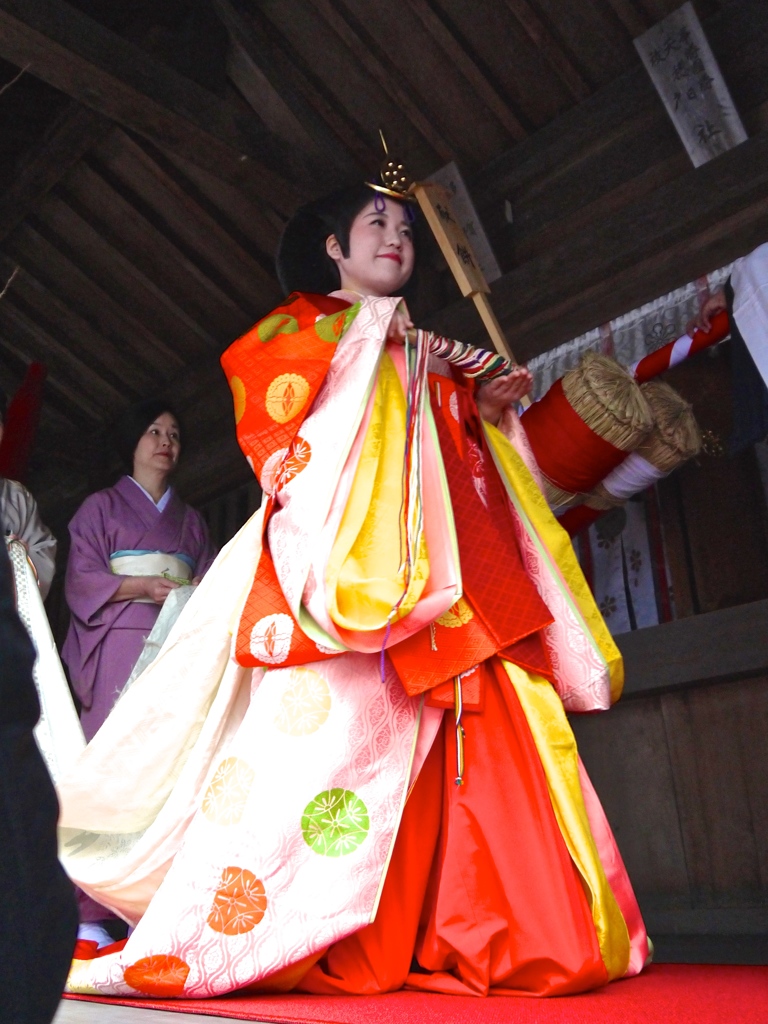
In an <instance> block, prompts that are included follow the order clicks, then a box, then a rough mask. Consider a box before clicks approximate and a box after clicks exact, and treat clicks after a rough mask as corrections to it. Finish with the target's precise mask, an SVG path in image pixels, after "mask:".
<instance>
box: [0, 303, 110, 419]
mask: <svg viewBox="0 0 768 1024" xmlns="http://www.w3.org/2000/svg"><path fill="white" fill-rule="evenodd" d="M0 346H2V347H3V348H6V349H8V350H9V351H10V352H12V353H13V354H14V355H15V356H16V357H17V358H18V359H21V360H23V361H25V362H26V361H27V360H30V359H31V360H36V361H38V362H41V363H44V364H45V365H46V366H47V368H48V384H49V386H50V387H53V388H55V389H56V390H57V391H59V392H60V393H61V394H62V395H63V396H64V397H65V398H66V400H67V401H68V402H69V403H70V404H71V405H73V406H75V407H76V408H77V409H78V410H79V412H80V414H81V422H82V421H83V420H82V417H85V418H86V420H88V421H90V423H91V424H95V423H98V422H99V421H100V420H101V419H102V417H103V416H104V414H105V413H106V412H108V411H112V412H114V410H115V409H116V408H119V406H120V405H121V404H122V399H121V396H120V394H119V393H118V392H116V391H115V390H114V389H113V388H111V387H110V386H109V385H108V384H106V383H105V382H104V381H103V380H102V379H101V378H100V377H99V376H98V375H97V373H96V372H95V371H94V370H93V369H92V368H91V367H90V366H89V365H88V364H87V363H85V362H83V361H82V360H81V359H78V357H77V356H74V355H73V354H72V353H71V352H70V351H69V350H68V349H67V348H66V346H65V345H62V343H61V342H60V341H58V340H57V339H56V338H53V337H52V336H51V335H49V334H48V333H47V332H45V331H43V330H42V328H41V327H40V326H39V324H37V323H35V322H34V321H33V320H31V319H30V318H29V317H28V316H27V315H26V314H25V313H24V312H22V311H21V310H20V309H17V308H16V306H14V305H13V303H12V302H9V301H8V296H7V295H6V297H5V299H4V300H3V301H2V302H0Z"/></svg>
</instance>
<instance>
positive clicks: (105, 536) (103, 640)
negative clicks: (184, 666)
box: [62, 476, 215, 740]
mask: <svg viewBox="0 0 768 1024" xmlns="http://www.w3.org/2000/svg"><path fill="white" fill-rule="evenodd" d="M69 532H70V536H71V538H72V547H71V550H70V553H69V561H68V563H67V576H66V597H67V603H68V605H69V610H70V612H71V615H72V617H71V621H70V626H69V632H68V633H67V639H66V641H65V643H64V647H63V648H62V656H63V658H64V660H65V661H66V663H67V666H68V667H69V673H70V677H71V679H72V685H73V687H74V690H75V693H76V694H77V696H78V697H79V699H80V700H81V701H82V705H83V709H82V712H81V715H80V720H81V723H82V726H83V731H84V733H85V738H86V739H87V740H90V739H91V738H92V736H93V735H94V733H95V732H96V731H97V729H98V728H99V727H100V726H101V724H102V722H103V721H104V719H105V718H106V717H107V715H108V714H109V712H110V711H111V710H112V706H113V705H114V703H115V701H116V700H117V697H118V695H119V694H120V691H121V690H122V688H123V686H124V685H125V683H126V681H127V679H128V676H129V675H130V674H131V670H132V668H133V666H134V664H135V662H136V659H137V658H138V656H139V654H140V653H141V649H142V646H143V643H144V639H145V638H146V636H147V635H148V633H149V632H150V630H151V629H152V626H153V625H154V624H155V620H156V619H157V616H158V615H159V613H160V605H157V604H143V603H139V602H136V601H118V602H115V603H113V604H109V603H108V602H109V599H110V598H111V597H112V595H113V594H114V593H115V591H116V590H117V589H118V587H119V586H120V583H121V582H122V577H121V576H116V575H115V574H114V573H112V571H111V568H110V556H111V555H114V554H115V552H118V551H137V550H143V551H162V552H164V553H165V554H169V555H177V556H178V557H181V558H183V560H184V561H187V562H188V563H189V564H190V565H192V566H193V567H194V568H193V572H192V575H193V576H202V575H203V573H204V572H205V571H206V570H207V569H208V567H209V566H210V564H211V562H212V561H213V558H214V555H215V550H214V548H213V547H212V545H211V541H210V538H209V537H208V529H207V527H206V525H205V521H204V519H203V517H202V516H201V515H200V513H199V512H198V511H197V510H196V509H193V508H191V507H190V506H189V505H185V504H184V502H183V501H181V499H180V498H178V497H177V495H176V494H175V493H172V494H171V497H170V500H169V502H168V504H167V505H166V507H165V509H164V510H163V511H162V512H161V511H160V510H159V509H158V508H157V506H156V505H155V504H154V503H153V502H152V501H151V500H150V499H149V498H148V497H147V496H146V495H145V494H144V493H143V492H142V491H141V490H140V489H139V487H138V486H137V485H136V484H135V483H134V482H133V480H132V479H131V478H130V477H127V476H124V477H123V478H122V479H121V480H119V481H118V482H117V483H116V484H115V486H114V487H110V488H108V489H107V490H105V491H97V493H96V494H92V495H91V496H90V497H88V498H86V500H85V501H84V502H83V504H82V505H81V506H80V508H79V509H78V510H77V512H76V513H75V515H74V517H73V518H72V521H71V522H70V524H69Z"/></svg>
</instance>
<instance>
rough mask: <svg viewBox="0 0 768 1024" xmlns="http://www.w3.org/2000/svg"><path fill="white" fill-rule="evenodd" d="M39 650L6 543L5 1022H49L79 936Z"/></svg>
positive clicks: (0, 737)
mask: <svg viewBox="0 0 768 1024" xmlns="http://www.w3.org/2000/svg"><path fill="white" fill-rule="evenodd" d="M34 658H35V654H34V649H33V647H32V643H31V641H30V639H29V637H28V636H27V633H26V631H25V629H24V627H23V625H22V624H21V621H20V619H19V617H18V615H17V614H16V607H15V601H14V591H13V582H12V577H11V567H10V563H9V561H8V556H7V554H6V550H5V545H4V544H0V834H1V835H2V836H3V855H2V857H0V1020H2V1022H3V1024H49V1022H50V1021H51V1020H52V1019H53V1016H54V1014H55V1013H56V1009H57V1007H58V1004H59V1000H60V999H61V993H62V991H63V988H64V983H65V981H66V978H67V972H68V970H69V964H70V961H71V958H72V951H73V949H74V945H75V936H76V934H77V908H76V906H75V897H74V891H73V887H72V884H71V882H70V881H69V879H68V878H67V876H66V875H65V873H64V870H63V869H62V867H61V865H60V864H59V861H58V858H57V851H56V821H57V818H58V804H57V801H56V793H55V791H54V788H53V783H52V782H51V779H50V776H49V775H48V772H47V770H46V768H45V765H44V763H43V759H42V757H41V756H40V752H39V751H38V749H37V745H36V743H35V740H34V737H33V735H32V730H33V728H34V726H35V723H36V722H37V719H38V716H39V714H40V707H39V704H38V700H37V694H36V692H35V687H34V683H33V682H32V665H33V663H34Z"/></svg>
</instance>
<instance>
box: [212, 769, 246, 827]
mask: <svg viewBox="0 0 768 1024" xmlns="http://www.w3.org/2000/svg"><path fill="white" fill-rule="evenodd" d="M254 778H255V773H254V771H253V768H251V766H250V765H249V764H247V763H246V762H245V761H243V760H241V758H239V757H228V758H226V759H225V760H224V761H222V762H221V764H220V765H219V767H218V768H217V769H216V771H215V773H214V776H213V778H212V779H211V783H210V785H209V786H208V789H207V790H206V791H205V796H204V797H203V807H202V810H203V814H204V815H205V816H206V818H207V819H208V821H210V822H212V823H213V824H214V825H237V823H238V822H239V821H240V819H241V818H242V816H243V811H244V810H245V804H246V801H247V800H248V795H249V793H250V792H251V787H252V786H253V780H254Z"/></svg>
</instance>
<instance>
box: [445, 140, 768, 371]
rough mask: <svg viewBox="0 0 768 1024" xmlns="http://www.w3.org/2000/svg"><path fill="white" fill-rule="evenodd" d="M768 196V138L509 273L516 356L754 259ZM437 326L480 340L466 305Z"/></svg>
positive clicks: (767, 221)
mask: <svg viewBox="0 0 768 1024" xmlns="http://www.w3.org/2000/svg"><path fill="white" fill-rule="evenodd" d="M767 192H768V131H763V132H761V133H760V134H759V135H757V136H755V137H754V138H752V139H749V140H748V141H747V142H744V143H742V144H741V145H740V146H737V147H736V148H735V149H732V150H730V151H729V152H727V153H724V154H722V155H721V156H720V157H718V159H717V160H713V161H711V162H710V163H708V164H705V165H704V166H703V167H698V168H695V169H694V168H692V169H690V170H688V171H687V172H686V173H685V174H683V175H680V176H678V177H677V178H675V180H673V181H670V182H668V183H666V184H665V185H663V186H661V187H660V188H657V189H655V190H653V191H652V192H650V193H648V194H646V195H643V196H641V197H640V198H638V199H637V200H635V201H634V202H628V203H627V204H626V205H625V206H624V207H623V208H622V209H621V210H617V211H615V213H614V214H613V216H612V217H610V218H608V219H606V220H605V221H598V222H596V223H594V224H593V225H592V226H591V228H590V230H587V231H583V232H581V233H578V234H576V235H573V236H572V237H570V238H567V239H563V241H562V242H561V243H560V244H559V245H557V246H553V247H551V248H550V249H548V250H546V251H544V252H543V253H541V254H540V255H539V256H537V257H535V258H533V259H531V260H529V261H527V262H525V263H523V264H521V265H520V266H518V267H516V268H515V269H514V270H512V271H510V272H509V273H507V274H505V275H504V276H503V277H502V278H501V279H500V280H499V281H497V282H496V283H495V284H494V287H493V302H494V308H495V310H496V313H497V316H498V317H499V320H500V321H501V322H502V325H503V326H504V327H505V328H506V329H507V334H508V337H509V340H510V343H511V344H512V345H513V347H514V348H515V352H516V354H519V358H522V359H530V358H531V357H532V356H534V355H538V354H539V353H540V352H543V351H545V350H546V349H547V348H550V347H552V346H553V345H557V344H559V343H560V342H563V341H567V340H568V338H569V337H573V336H575V335H577V334H580V333H581V332H582V331H585V330H588V329H590V328H592V327H595V326H596V325H597V324H600V323H604V322H606V321H607V320H610V319H612V318H613V317H616V316H619V315H620V314H621V313H623V312H626V310H627V309H632V308H633V307H635V306H639V305H641V304H642V303H643V302H647V301H648V300H650V299H652V298H655V297H656V296H657V295H659V294H661V293H663V292H664V291H668V290H669V289H670V288H675V287H678V286H680V285H682V284H685V283H686V282H687V281H690V280H693V279H694V278H696V277H698V276H699V275H701V274H703V273H707V272H708V271H711V270H713V269H715V268H716V267H717V266H722V265H723V264H724V263H727V262H729V261H730V260H733V259H735V258H736V257H738V256H741V255H743V254H744V253H745V252H748V251H749V250H750V248H752V247H754V246H755V245H757V244H758V243H759V242H760V241H763V240H764V238H765V235H766V233H768V199H766V198H765V196H766V193H767ZM429 326H430V327H432V328H433V329H436V330H439V331H441V332H442V333H446V334H454V335H455V336H456V337H461V338H478V336H479V334H478V322H477V320H476V318H475V316H474V315H473V310H472V309H470V308H467V306H466V305H463V304H460V303H456V304H454V305H453V306H451V307H449V309H447V310H444V311H442V313H440V314H439V315H436V316H435V317H434V318H433V319H432V320H431V322H430V324H429Z"/></svg>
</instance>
